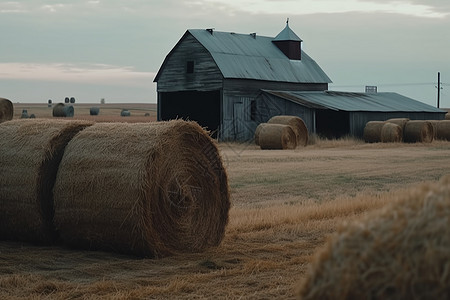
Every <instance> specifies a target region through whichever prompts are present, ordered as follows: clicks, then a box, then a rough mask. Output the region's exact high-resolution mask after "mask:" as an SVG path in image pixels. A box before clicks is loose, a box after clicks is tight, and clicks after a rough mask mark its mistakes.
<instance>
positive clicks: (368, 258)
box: [299, 176, 450, 300]
mask: <svg viewBox="0 0 450 300" xmlns="http://www.w3.org/2000/svg"><path fill="white" fill-rule="evenodd" d="M449 270H450V176H447V177H444V178H442V179H441V181H440V182H439V183H435V184H431V183H430V184H428V185H422V186H421V187H420V188H417V189H416V190H415V191H411V192H410V193H409V194H408V196H405V199H403V200H400V201H396V202H393V203H391V204H388V205H387V206H385V207H383V208H382V209H381V210H378V211H376V212H372V213H371V214H368V215H366V216H365V217H363V218H362V219H361V220H359V221H357V222H355V223H352V224H349V225H346V226H344V227H342V228H340V229H338V231H337V233H336V234H335V235H334V236H333V237H332V238H331V239H330V240H329V241H328V242H327V244H326V245H325V247H324V248H322V249H321V250H320V251H318V252H317V253H316V255H315V257H314V259H313V261H312V264H311V267H310V270H309V271H308V272H307V273H306V276H305V279H304V280H303V281H302V282H301V284H300V289H299V296H300V298H301V299H304V300H310V299H337V300H339V299H448V298H449V296H450V275H449Z"/></svg>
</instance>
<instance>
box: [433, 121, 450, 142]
mask: <svg viewBox="0 0 450 300" xmlns="http://www.w3.org/2000/svg"><path fill="white" fill-rule="evenodd" d="M436 138H437V139H439V140H447V141H450V120H442V121H438V122H437V123H436Z"/></svg>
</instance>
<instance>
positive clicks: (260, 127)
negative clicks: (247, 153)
mask: <svg viewBox="0 0 450 300" xmlns="http://www.w3.org/2000/svg"><path fill="white" fill-rule="evenodd" d="M266 124H267V123H260V124H259V125H258V126H257V127H256V129H255V136H254V139H255V144H256V145H258V146H259V133H260V132H261V129H262V128H263V127H264V126H266Z"/></svg>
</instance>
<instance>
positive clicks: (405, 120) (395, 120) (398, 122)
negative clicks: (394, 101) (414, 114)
mask: <svg viewBox="0 0 450 300" xmlns="http://www.w3.org/2000/svg"><path fill="white" fill-rule="evenodd" d="M409 121H410V119H409V118H393V119H388V120H386V122H388V123H393V124H396V125H398V126H400V128H401V129H402V132H403V130H404V129H405V125H406V123H408V122H409Z"/></svg>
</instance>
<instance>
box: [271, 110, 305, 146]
mask: <svg viewBox="0 0 450 300" xmlns="http://www.w3.org/2000/svg"><path fill="white" fill-rule="evenodd" d="M267 123H269V124H283V125H289V126H291V127H292V130H294V133H295V137H296V139H297V146H298V147H300V146H302V147H305V146H306V145H307V144H308V128H307V127H306V125H305V122H303V120H302V119H301V118H299V117H297V116H274V117H272V118H271V119H270V120H269V121H268V122H267Z"/></svg>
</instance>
